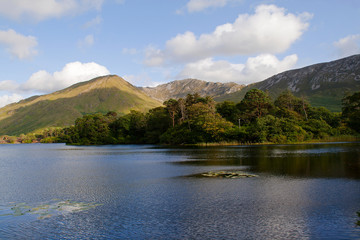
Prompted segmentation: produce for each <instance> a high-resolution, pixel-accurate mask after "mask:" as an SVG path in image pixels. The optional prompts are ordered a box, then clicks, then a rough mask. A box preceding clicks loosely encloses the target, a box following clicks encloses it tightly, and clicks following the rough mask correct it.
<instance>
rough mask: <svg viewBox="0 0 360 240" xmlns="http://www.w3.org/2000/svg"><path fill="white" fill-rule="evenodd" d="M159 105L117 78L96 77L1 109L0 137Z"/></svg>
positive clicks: (114, 76) (144, 109)
mask: <svg viewBox="0 0 360 240" xmlns="http://www.w3.org/2000/svg"><path fill="white" fill-rule="evenodd" d="M161 105H162V104H161V103H160V102H159V101H157V100H154V99H152V98H150V97H149V96H147V95H146V94H144V93H143V92H142V91H140V90H139V89H138V88H136V87H134V86H133V85H131V84H130V83H128V82H126V81H125V80H124V79H122V78H120V77H118V76H116V75H109V76H104V77H98V78H95V79H92V80H90V81H87V82H81V83H78V84H75V85H73V86H70V87H68V88H66V89H63V90H60V91H57V92H54V93H51V94H47V95H42V96H34V97H30V98H28V99H25V100H22V101H20V102H18V103H13V104H10V105H7V106H5V107H3V108H1V109H0V135H4V134H7V135H19V134H21V133H28V132H32V131H35V130H38V129H42V128H46V127H63V126H69V125H72V124H74V122H75V120H76V118H78V117H81V116H83V115H84V114H89V113H97V112H100V113H107V112H108V111H115V112H117V113H118V114H126V113H128V112H129V111H130V110H132V109H133V110H139V111H146V110H149V109H151V108H154V107H157V106H161Z"/></svg>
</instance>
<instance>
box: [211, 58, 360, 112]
mask: <svg viewBox="0 0 360 240" xmlns="http://www.w3.org/2000/svg"><path fill="white" fill-rule="evenodd" d="M253 88H257V89H260V90H263V91H268V93H269V95H270V96H271V97H272V98H276V97H277V96H278V95H279V94H280V93H281V92H283V91H285V90H290V91H292V92H293V94H294V95H295V96H297V97H301V98H305V99H307V100H308V101H309V102H310V103H311V105H312V106H314V107H320V106H323V107H326V108H328V109H329V110H331V111H333V112H339V111H341V99H342V98H343V97H344V95H345V94H350V93H353V92H355V91H359V90H360V55H354V56H351V57H347V58H343V59H339V60H336V61H332V62H328V63H320V64H315V65H311V66H308V67H304V68H301V69H295V70H290V71H286V72H283V73H280V74H277V75H275V76H273V77H270V78H268V79H266V80H264V81H261V82H257V83H254V84H251V85H248V86H246V87H244V88H243V89H241V90H240V91H237V92H235V93H231V94H226V95H222V96H219V97H216V98H215V100H216V101H217V102H222V101H225V100H228V101H234V102H239V101H241V99H242V98H243V97H244V96H245V93H246V92H248V91H249V90H251V89H253Z"/></svg>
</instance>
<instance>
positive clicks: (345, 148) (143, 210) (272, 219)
mask: <svg viewBox="0 0 360 240" xmlns="http://www.w3.org/2000/svg"><path fill="white" fill-rule="evenodd" d="M359 156H360V144H359V143H340V144H312V145H290V146H285V145H283V146H281V145H269V146H234V147H210V148H205V147H192V148H181V147H179V148H169V147H159V146H131V145H126V146H101V147H74V146H65V145H62V144H51V145H42V144H35V145H0V183H1V184H0V213H5V214H2V216H0V239H59V238H61V239H149V238H150V239H309V238H310V239H359V238H360V228H359V227H355V222H356V221H357V215H356V212H357V211H359V210H360V205H359V202H360V188H359V184H360V180H359V179H360V176H359V174H360V171H359V170H360V165H359V164H360V158H359ZM219 172H220V173H221V172H223V173H224V174H225V175H226V176H228V175H229V174H230V173H231V174H232V173H237V174H239V173H246V174H251V175H256V176H257V177H247V178H242V177H235V178H232V177H226V176H225V177H219V178H218V177H207V178H203V177H201V178H196V177H188V176H194V175H198V174H204V173H208V174H209V173H219ZM52 199H72V200H73V201H70V202H69V206H66V209H74V208H72V207H74V206H75V208H76V207H84V209H83V210H84V211H69V212H67V214H53V215H52V216H51V217H44V218H42V219H37V218H36V217H35V218H34V216H33V215H32V214H23V215H21V216H20V217H18V216H17V213H22V210H24V209H27V208H26V207H27V206H30V207H31V208H30V211H31V209H34V208H36V206H40V208H45V209H40V208H39V211H40V210H41V211H43V210H44V211H45V213H47V212H46V211H49V210H50V211H55V213H57V210H56V209H53V208H54V207H57V205H56V204H58V205H59V203H61V204H62V203H63V201H60V200H59V201H54V202H53V200H52ZM11 202H16V203H22V202H24V203H26V206H25V205H21V207H19V210H15V211H10V210H9V208H8V207H9V203H11ZM49 202H50V204H47V203H49ZM39 203H42V204H41V205H39ZM53 203H54V204H55V205H54V204H53ZM65 203H66V202H65ZM44 204H45V205H46V206H48V207H49V208H46V207H44ZM10 205H11V204H10ZM73 205H74V206H73ZM34 211H35V210H34ZM15 212H16V213H15ZM7 213H10V214H7ZM44 216H48V215H44Z"/></svg>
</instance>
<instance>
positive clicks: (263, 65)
mask: <svg viewBox="0 0 360 240" xmlns="http://www.w3.org/2000/svg"><path fill="white" fill-rule="evenodd" d="M297 60H298V57H297V55H295V54H294V55H290V56H287V57H285V58H284V59H283V60H279V59H278V58H277V57H276V56H274V55H271V54H262V55H259V56H256V57H251V58H249V59H248V60H247V62H246V63H245V64H233V63H230V62H228V61H223V60H219V61H214V60H213V58H206V59H203V60H200V61H197V62H193V63H189V64H186V65H185V67H184V69H183V70H182V71H181V72H180V73H179V75H178V78H197V79H203V80H206V81H213V82H237V83H241V84H249V83H253V82H257V81H261V80H264V79H266V78H268V77H271V76H273V75H275V74H277V73H280V72H283V71H285V70H288V69H290V68H292V67H293V66H294V65H295V64H296V62H297Z"/></svg>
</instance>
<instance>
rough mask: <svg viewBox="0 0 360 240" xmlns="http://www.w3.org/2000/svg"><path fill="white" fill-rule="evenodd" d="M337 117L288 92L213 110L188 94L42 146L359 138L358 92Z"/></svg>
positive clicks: (93, 122)
mask: <svg viewBox="0 0 360 240" xmlns="http://www.w3.org/2000/svg"><path fill="white" fill-rule="evenodd" d="M342 104H343V108H342V113H333V112H330V111H329V110H327V109H326V108H324V107H312V106H311V105H310V104H309V102H308V101H306V100H305V99H303V98H298V97H295V96H294V95H293V94H292V93H291V92H290V91H286V92H283V93H282V94H280V95H279V96H278V97H277V98H276V99H275V101H272V100H271V99H270V97H269V95H268V94H267V93H266V92H263V91H261V90H258V89H252V90H250V91H248V92H247V93H246V94H245V97H244V98H243V100H242V101H241V102H239V103H234V102H230V101H225V102H222V103H218V104H216V102H215V101H214V100H213V99H212V98H211V97H208V96H207V97H201V96H200V95H199V94H197V93H195V94H189V95H187V96H186V98H180V99H177V100H176V99H169V100H167V101H165V102H164V104H163V105H164V106H163V107H156V108H153V109H151V110H149V111H148V112H147V113H142V112H139V111H134V110H132V111H130V113H128V114H126V115H122V116H118V115H117V113H115V112H108V113H107V114H105V115H104V114H100V113H96V114H90V115H85V116H83V117H82V118H78V119H77V120H76V121H75V125H73V126H71V127H67V128H64V129H61V130H60V131H59V130H58V129H57V130H56V131H51V134H49V132H47V133H46V134H44V135H46V137H44V138H43V139H42V142H65V143H67V144H78V145H92V144H94V145H101V144H145V143H146V144H158V143H161V144H174V145H178V144H197V143H219V142H238V143H262V142H271V143H295V142H304V141H311V140H321V139H326V138H329V137H336V136H343V135H353V136H354V135H357V134H359V133H360V92H356V93H354V94H353V95H348V96H346V97H344V98H343V101H342Z"/></svg>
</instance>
